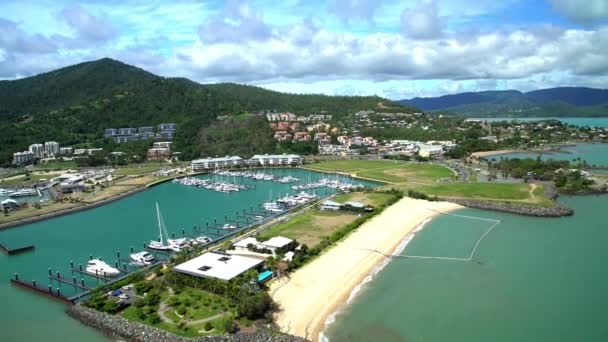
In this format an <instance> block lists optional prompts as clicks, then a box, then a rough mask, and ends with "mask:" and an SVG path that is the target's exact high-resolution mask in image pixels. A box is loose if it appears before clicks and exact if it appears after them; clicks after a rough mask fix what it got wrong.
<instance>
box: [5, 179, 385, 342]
mask: <svg viewBox="0 0 608 342" xmlns="http://www.w3.org/2000/svg"><path fill="white" fill-rule="evenodd" d="M266 172H271V173H274V174H277V175H292V176H295V177H298V178H301V179H302V180H303V181H302V182H305V181H306V180H311V181H312V180H316V179H318V178H321V177H326V175H324V174H321V173H315V172H310V171H305V170H299V169H283V170H269V171H266ZM237 180H238V179H237ZM245 182H250V183H252V184H255V185H256V186H257V188H256V189H254V190H248V191H242V192H239V193H232V194H225V193H217V192H213V191H210V190H205V189H198V188H192V187H187V186H184V185H180V184H174V183H170V182H169V183H164V184H160V185H158V186H155V187H153V188H151V189H149V190H146V191H144V192H141V193H138V194H135V195H133V196H130V197H127V198H125V199H122V200H120V201H116V202H113V203H110V204H108V205H105V206H102V207H99V208H95V209H92V210H88V211H83V212H79V213H75V214H72V215H69V216H62V217H58V218H55V219H52V220H47V221H42V222H39V223H35V224H30V225H27V226H22V227H17V228H13V229H9V230H5V231H0V243H2V244H3V245H5V246H8V247H10V248H17V247H23V246H26V245H31V244H33V245H35V250H34V251H33V252H27V253H24V254H20V255H14V256H7V255H5V254H0V295H1V298H2V310H0V341H49V342H54V341H103V340H107V338H106V337H104V336H103V335H101V334H99V333H98V332H96V331H95V330H93V329H90V328H87V327H85V326H83V325H81V324H80V323H79V322H77V321H75V320H73V319H71V318H69V317H68V316H67V315H65V314H64V310H65V308H66V307H65V306H64V305H62V304H59V303H57V302H55V301H53V300H51V299H47V298H43V297H41V296H39V295H37V294H34V293H30V292H28V291H26V290H23V289H20V288H16V287H13V286H12V285H10V283H9V279H10V278H12V277H13V276H14V274H15V273H19V277H20V279H22V280H28V281H30V280H36V281H37V284H38V286H40V287H42V288H47V284H48V283H49V280H48V278H46V276H47V272H48V271H47V270H48V268H49V267H50V268H52V269H53V270H54V272H55V271H60V272H61V273H62V274H63V275H64V276H67V277H69V278H71V277H72V274H71V273H70V272H69V262H70V261H71V260H72V261H74V264H75V265H77V264H79V263H82V264H85V263H86V261H87V259H88V257H89V255H93V256H95V257H103V259H104V260H106V261H108V262H109V263H111V264H113V263H114V261H115V260H116V251H120V252H121V257H122V258H125V259H127V258H128V252H129V248H130V246H134V247H135V249H136V250H139V249H141V247H142V245H143V243H144V242H147V241H149V240H151V239H155V238H157V235H158V228H157V225H156V216H155V215H156V209H155V202H157V201H158V203H159V205H160V208H161V211H162V214H163V218H164V221H165V224H166V225H167V229H168V230H169V234H171V233H175V234H176V236H178V235H181V229H182V228H184V229H186V230H187V231H189V233H191V228H192V227H193V226H194V225H197V226H199V227H204V226H205V222H213V219H214V218H215V219H217V222H218V223H223V222H224V219H223V218H224V216H225V215H227V216H234V215H235V212H236V211H241V210H243V209H247V210H248V209H249V208H250V207H251V206H254V207H257V206H258V205H259V204H261V203H262V202H264V201H267V200H268V199H269V198H270V195H271V193H272V196H273V198H275V199H276V198H277V197H279V196H282V195H284V194H285V193H288V192H291V190H290V186H291V185H292V184H279V183H271V182H264V181H257V182H256V181H252V180H245ZM356 182H357V183H364V184H367V185H373V183H370V182H359V181H356ZM317 193H318V194H319V195H325V194H326V193H331V190H329V189H319V190H317ZM214 233H215V231H210V232H208V235H209V236H211V237H214V235H213V234H214ZM76 278H77V281H78V282H79V281H80V279H81V277H80V276H79V275H76ZM85 281H86V283H87V285H89V286H92V285H95V284H96V281H95V280H93V279H92V278H89V277H86V276H85ZM52 285H53V289H55V288H56V287H58V286H59V287H60V288H61V291H62V293H64V294H72V293H75V292H77V291H75V289H73V288H72V287H71V286H69V285H59V284H57V283H56V282H53V283H52Z"/></svg>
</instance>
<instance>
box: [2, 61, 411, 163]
mask: <svg viewBox="0 0 608 342" xmlns="http://www.w3.org/2000/svg"><path fill="white" fill-rule="evenodd" d="M59 89H60V90H59ZM0 90H1V91H0V102H1V103H2V104H3V106H2V108H1V109H0V131H2V132H10V134H2V135H1V136H0V144H2V146H3V148H2V150H0V165H8V164H9V163H10V160H11V159H12V153H13V152H17V151H22V150H25V149H27V147H28V146H29V145H30V144H32V143H34V142H38V141H48V140H54V141H57V142H59V143H60V144H61V145H62V146H66V145H67V146H72V145H78V144H82V143H83V142H86V143H88V144H92V145H96V146H98V147H103V146H104V145H106V146H108V147H109V146H110V145H111V144H112V142H111V140H108V139H104V137H103V130H104V129H105V128H109V127H125V126H131V127H138V126H145V125H157V124H160V123H163V122H174V123H176V124H177V125H178V130H177V133H176V137H175V140H174V146H173V147H174V149H175V150H176V151H180V152H182V157H183V158H184V159H192V158H196V157H198V156H200V153H201V152H208V153H213V154H217V155H226V154H229V153H234V152H232V151H230V150H228V148H231V147H232V146H233V145H234V144H233V143H232V142H231V141H232V140H234V139H236V140H237V141H241V140H240V139H241V138H242V137H241V136H238V135H236V136H235V135H234V134H232V132H231V131H230V129H229V128H230V127H231V126H235V127H237V128H238V127H242V129H243V130H247V132H246V133H247V135H250V136H253V135H254V134H258V135H260V136H261V135H262V134H263V131H258V132H256V127H258V126H256V120H253V121H251V120H250V118H251V117H250V116H247V115H242V116H235V117H234V120H230V121H233V122H231V123H230V124H228V125H227V126H224V125H222V124H221V123H219V121H220V120H218V117H224V116H226V115H228V116H230V115H233V114H238V113H243V112H248V113H253V112H255V111H263V110H268V109H274V110H277V111H291V112H294V113H303V114H304V113H310V112H326V113H329V114H332V115H334V116H335V119H336V120H337V121H339V120H340V118H341V117H344V116H345V115H346V114H347V113H352V112H355V111H358V110H367V109H370V108H376V107H377V106H378V103H385V104H387V105H389V104H390V106H395V107H397V108H402V109H403V110H416V109H415V108H413V107H411V106H400V105H398V104H394V103H392V102H391V101H389V100H386V99H382V98H379V97H375V96H368V97H357V96H325V95H293V94H283V93H279V92H274V91H270V90H266V89H262V88H257V87H252V86H245V85H238V84H230V83H224V84H213V85H201V84H198V83H196V82H192V81H190V80H187V79H183V78H164V77H159V76H156V75H153V74H151V73H148V72H146V71H144V70H142V69H139V68H136V67H133V66H129V65H126V64H123V63H121V62H118V61H115V60H112V59H108V58H104V59H101V60H98V61H93V62H87V63H82V64H78V65H74V66H70V67H67V68H63V69H59V70H56V71H53V72H50V73H46V74H41V75H38V76H34V77H29V78H24V79H20V80H15V81H0ZM235 122H241V123H240V124H236V123H235ZM211 125H215V126H214V127H220V128H221V127H225V128H226V129H223V130H220V131H219V132H210V131H209V130H208V129H209V127H210V126H211ZM260 128H261V127H260ZM209 135H211V136H210V137H207V136H209ZM271 137H272V135H269V136H268V137H265V138H268V139H270V138H271ZM237 138H238V139H237ZM207 139H218V140H219V141H221V142H222V144H220V147H215V148H214V149H212V150H205V149H206V148H208V146H207V145H206V142H207V141H209V140H207ZM134 145H137V144H134ZM221 146H224V147H225V148H221ZM133 147H135V146H133ZM267 147H268V146H267V145H264V144H263V145H261V146H259V147H256V145H251V146H248V148H249V149H250V152H249V153H251V154H253V153H270V152H273V150H275V149H278V145H277V144H275V143H273V146H272V149H270V150H269V149H266V148H267ZM283 148H286V147H285V146H284V147H283ZM287 148H288V146H287ZM106 150H107V149H106ZM140 153H141V150H140ZM138 155H140V154H138Z"/></svg>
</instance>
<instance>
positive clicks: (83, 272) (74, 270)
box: [70, 268, 110, 281]
mask: <svg viewBox="0 0 608 342" xmlns="http://www.w3.org/2000/svg"><path fill="white" fill-rule="evenodd" d="M70 270H71V271H72V272H76V273H80V274H83V275H87V276H89V277H93V278H97V279H99V280H103V281H109V280H110V279H109V278H108V277H104V276H103V275H99V274H90V273H87V272H85V271H82V270H79V269H77V268H72V269H70Z"/></svg>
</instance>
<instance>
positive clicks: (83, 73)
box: [0, 58, 157, 118]
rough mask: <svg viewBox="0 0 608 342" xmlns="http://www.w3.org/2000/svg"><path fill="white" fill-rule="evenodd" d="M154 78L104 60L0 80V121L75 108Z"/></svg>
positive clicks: (134, 68)
mask: <svg viewBox="0 0 608 342" xmlns="http://www.w3.org/2000/svg"><path fill="white" fill-rule="evenodd" d="M155 78H157V76H155V75H153V74H151V73H149V72H147V71H144V70H142V69H139V68H136V67H133V66H130V65H127V64H124V63H121V62H118V61H114V60H112V59H109V58H104V59H101V60H98V61H95V62H85V63H81V64H77V65H72V66H69V67H66V68H63V69H59V70H55V71H51V72H48V73H44V74H40V75H37V76H34V77H28V78H23V79H20V80H16V81H0V104H2V105H1V106H0V118H7V117H15V116H20V115H24V114H35V113H39V112H46V111H49V110H53V109H58V108H62V107H65V106H69V105H78V104H80V103H82V102H85V101H89V100H94V99H99V98H104V97H108V96H112V95H113V94H114V93H116V92H117V91H118V89H121V88H123V89H129V88H131V87H133V86H135V85H136V84H137V83H140V82H145V81H150V80H153V79H155Z"/></svg>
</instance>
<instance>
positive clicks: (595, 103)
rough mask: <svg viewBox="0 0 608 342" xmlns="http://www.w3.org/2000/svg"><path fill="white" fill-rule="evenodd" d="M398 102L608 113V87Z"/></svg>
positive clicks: (488, 112)
mask: <svg viewBox="0 0 608 342" xmlns="http://www.w3.org/2000/svg"><path fill="white" fill-rule="evenodd" d="M398 102H399V103H402V104H408V105H413V106H418V107H420V108H422V109H423V110H427V111H442V112H448V113H455V114H461V115H466V116H482V117H483V116H511V117H526V116H528V117H534V116H541V117H542V116H608V90H606V89H593V88H583V87H561V88H551V89H543V90H536V91H531V92H527V93H522V92H519V91H516V90H506V91H484V92H469V93H460V94H453V95H444V96H440V97H427V98H413V99H411V100H402V101H398Z"/></svg>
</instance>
